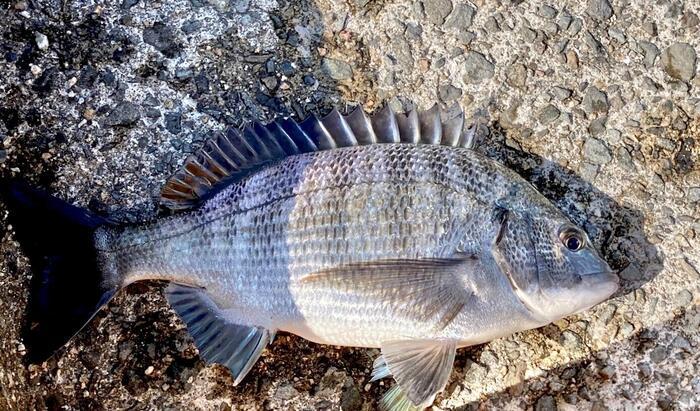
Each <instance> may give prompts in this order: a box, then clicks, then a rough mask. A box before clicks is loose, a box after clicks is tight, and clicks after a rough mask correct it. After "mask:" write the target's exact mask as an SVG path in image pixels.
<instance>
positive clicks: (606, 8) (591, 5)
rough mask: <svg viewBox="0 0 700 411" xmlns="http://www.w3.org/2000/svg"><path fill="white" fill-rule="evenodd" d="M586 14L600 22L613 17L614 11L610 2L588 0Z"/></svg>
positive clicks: (605, 0) (606, 0)
mask: <svg viewBox="0 0 700 411" xmlns="http://www.w3.org/2000/svg"><path fill="white" fill-rule="evenodd" d="M586 12H587V13H588V15H589V16H591V17H592V18H593V19H595V20H598V21H605V20H607V19H609V18H610V17H612V15H613V9H612V7H611V6H610V2H609V1H608V0H588V7H586Z"/></svg>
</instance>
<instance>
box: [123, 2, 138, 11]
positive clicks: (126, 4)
mask: <svg viewBox="0 0 700 411" xmlns="http://www.w3.org/2000/svg"><path fill="white" fill-rule="evenodd" d="M138 3H139V0H123V1H122V9H124V10H129V9H130V8H132V7H134V6H135V5H137V4H138Z"/></svg>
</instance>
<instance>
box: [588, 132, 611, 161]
mask: <svg viewBox="0 0 700 411" xmlns="http://www.w3.org/2000/svg"><path fill="white" fill-rule="evenodd" d="M583 158H585V159H586V160H588V161H590V162H591V163H593V164H599V165H602V164H607V163H609V162H610V160H612V157H611V156H610V150H608V147H606V146H605V143H603V142H602V141H600V140H598V139H597V138H593V137H591V138H589V139H588V140H586V142H585V143H583Z"/></svg>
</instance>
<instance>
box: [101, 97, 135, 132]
mask: <svg viewBox="0 0 700 411" xmlns="http://www.w3.org/2000/svg"><path fill="white" fill-rule="evenodd" d="M139 119H141V108H140V107H139V106H138V105H136V104H134V103H132V102H130V101H122V102H121V103H119V104H118V105H117V106H116V107H115V108H114V109H113V110H112V111H111V112H110V113H109V115H108V116H107V118H105V120H104V124H105V125H107V126H111V127H129V126H133V125H134V124H136V122H137V121H139Z"/></svg>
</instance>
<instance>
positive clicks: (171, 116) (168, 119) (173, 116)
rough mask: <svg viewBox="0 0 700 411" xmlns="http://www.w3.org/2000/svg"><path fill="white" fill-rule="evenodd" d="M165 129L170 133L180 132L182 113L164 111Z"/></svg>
mask: <svg viewBox="0 0 700 411" xmlns="http://www.w3.org/2000/svg"><path fill="white" fill-rule="evenodd" d="M165 129H166V130H168V131H169V132H171V133H172V134H180V132H181V131H182V114H180V113H166V114H165Z"/></svg>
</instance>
